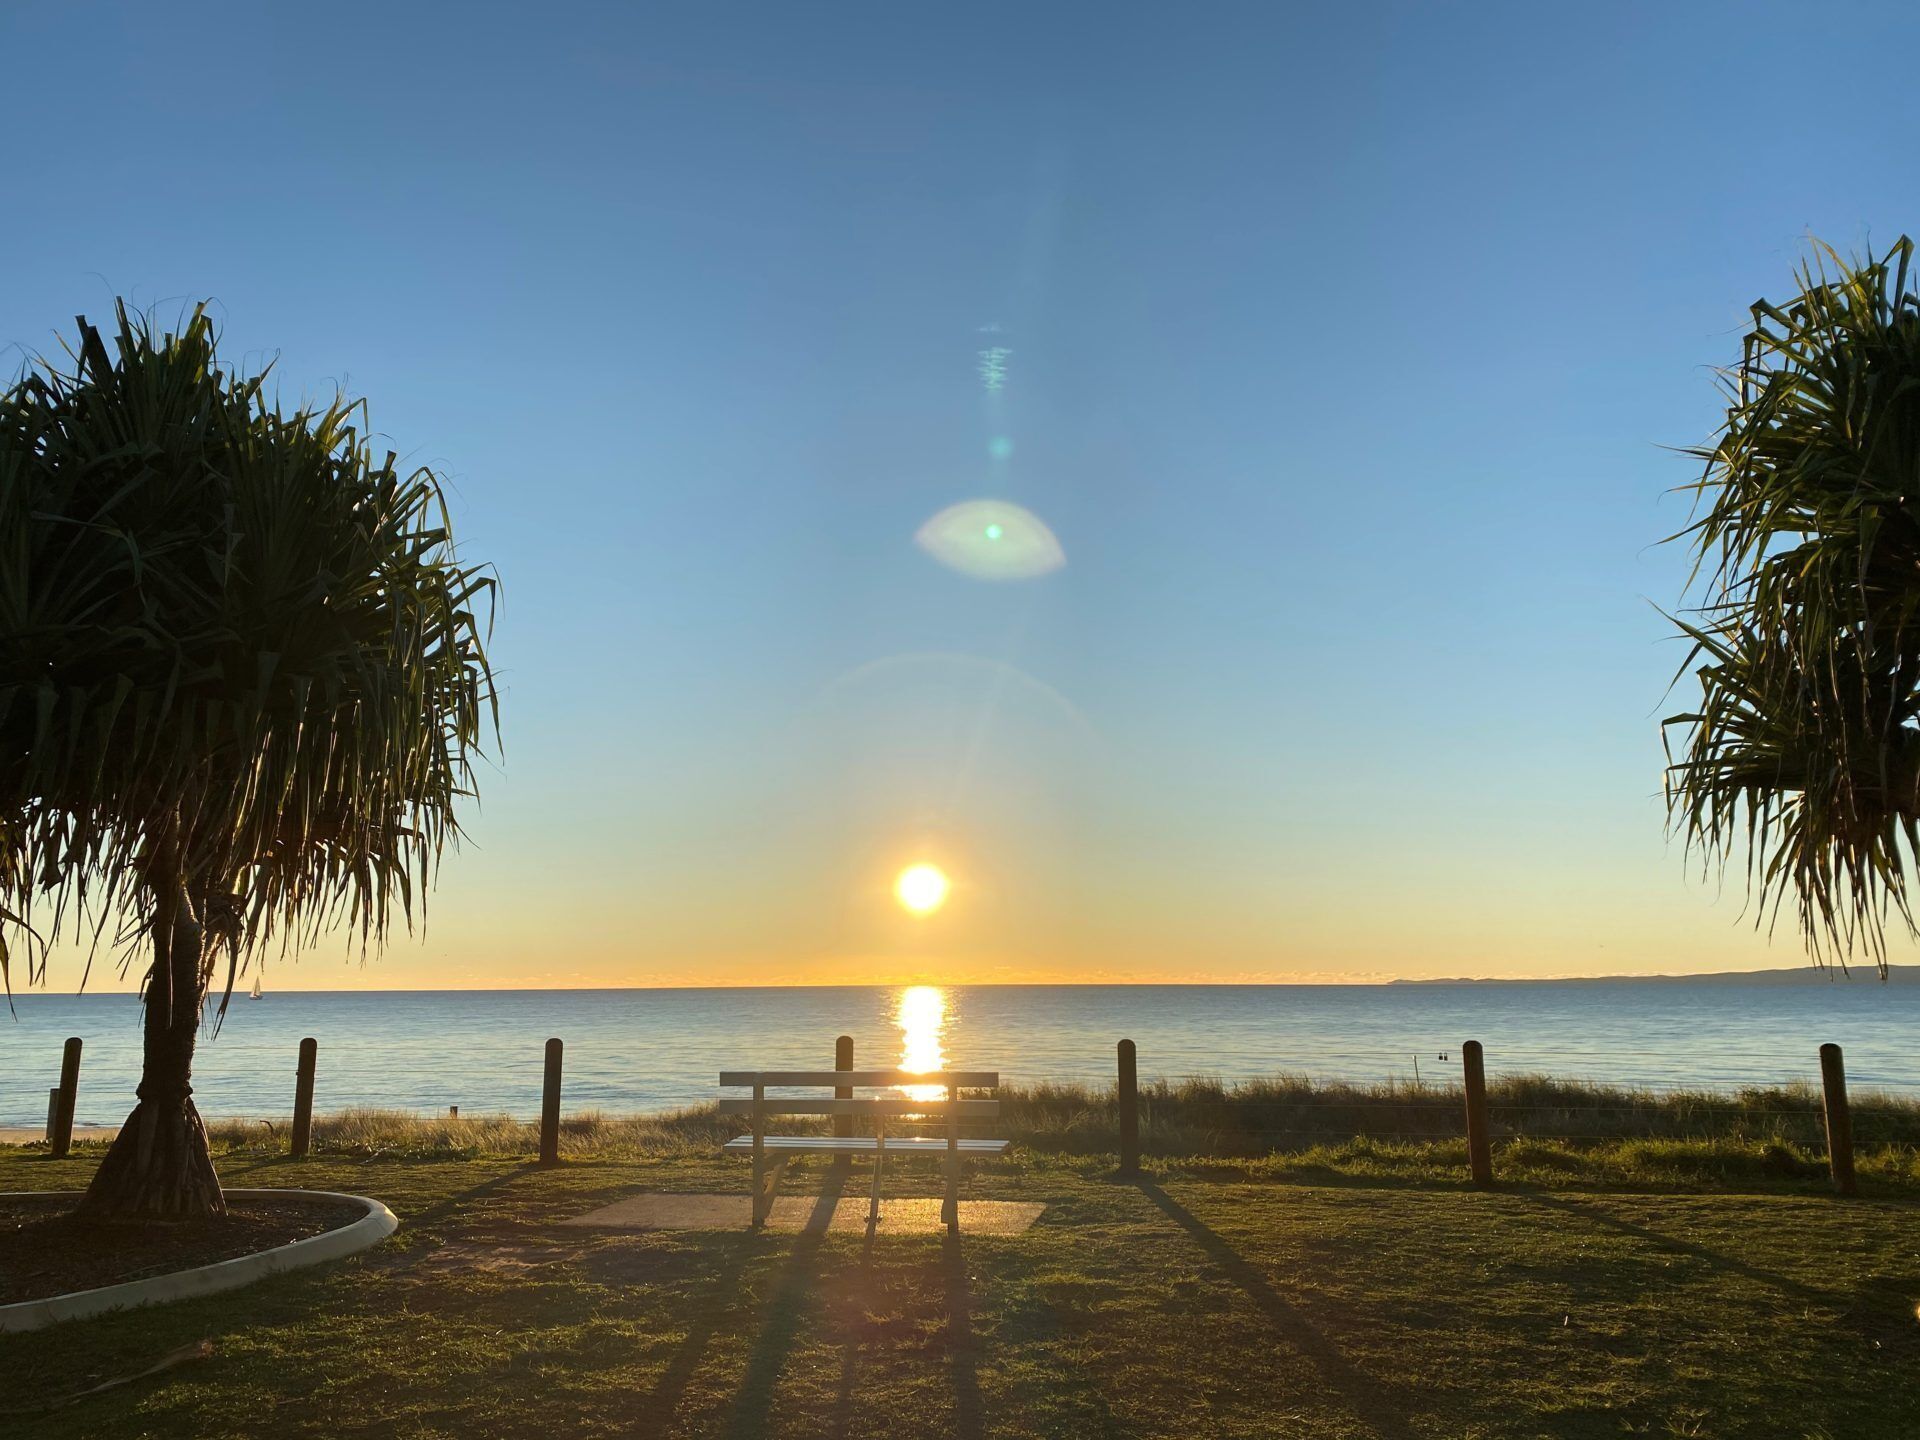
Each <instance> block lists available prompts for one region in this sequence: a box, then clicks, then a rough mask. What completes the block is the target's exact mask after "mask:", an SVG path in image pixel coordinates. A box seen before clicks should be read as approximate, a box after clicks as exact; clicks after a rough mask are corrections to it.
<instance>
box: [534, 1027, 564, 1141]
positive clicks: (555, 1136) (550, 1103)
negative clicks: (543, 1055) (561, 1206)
mask: <svg viewBox="0 0 1920 1440" xmlns="http://www.w3.org/2000/svg"><path fill="white" fill-rule="evenodd" d="M563 1048H564V1047H563V1046H562V1045H561V1044H560V1038H559V1037H558V1036H555V1037H554V1038H553V1039H551V1040H549V1041H547V1081H546V1086H545V1088H544V1089H543V1090H542V1091H541V1093H540V1163H541V1164H542V1165H558V1164H559V1163H560V1054H561V1051H562V1049H563Z"/></svg>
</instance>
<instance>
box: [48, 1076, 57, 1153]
mask: <svg viewBox="0 0 1920 1440" xmlns="http://www.w3.org/2000/svg"><path fill="white" fill-rule="evenodd" d="M59 1128H60V1087H59V1086H58V1085H56V1086H54V1087H53V1088H52V1089H51V1090H49V1091H47V1137H46V1138H47V1144H48V1145H52V1144H53V1132H54V1131H55V1130H57V1129H59Z"/></svg>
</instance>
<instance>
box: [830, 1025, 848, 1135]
mask: <svg viewBox="0 0 1920 1440" xmlns="http://www.w3.org/2000/svg"><path fill="white" fill-rule="evenodd" d="M833 1068H834V1069H836V1070H851V1069H852V1068H853V1037H852V1036H851V1035H842V1036H841V1037H840V1038H839V1039H838V1040H836V1041H834V1042H833ZM833 1098H834V1099H836V1100H851V1099H853V1087H852V1086H851V1085H836V1086H834V1087H833ZM833 1133H834V1134H835V1135H836V1136H838V1137H839V1138H840V1139H842V1140H846V1139H849V1138H850V1137H851V1136H852V1135H853V1116H851V1115H836V1116H834V1117H833Z"/></svg>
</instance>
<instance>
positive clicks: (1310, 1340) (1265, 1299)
mask: <svg viewBox="0 0 1920 1440" xmlns="http://www.w3.org/2000/svg"><path fill="white" fill-rule="evenodd" d="M1137 1183H1138V1185H1139V1186H1140V1191H1141V1193H1142V1194H1144V1195H1145V1196H1146V1197H1147V1198H1148V1199H1149V1200H1151V1201H1152V1202H1153V1203H1154V1204H1155V1205H1157V1206H1159V1207H1160V1210H1161V1211H1162V1213H1164V1214H1165V1215H1166V1216H1167V1218H1168V1219H1170V1220H1172V1221H1173V1223H1174V1224H1176V1225H1178V1226H1179V1227H1180V1228H1181V1229H1182V1230H1184V1231H1186V1232H1187V1234H1188V1235H1190V1236H1192V1237H1193V1241H1194V1243H1195V1244H1196V1245H1198V1246H1199V1247H1200V1248H1201V1249H1202V1250H1204V1251H1206V1252H1207V1255H1208V1257H1209V1258H1210V1259H1212V1261H1213V1262H1214V1264H1216V1265H1218V1266H1219V1267H1220V1268H1221V1269H1222V1270H1224V1271H1226V1273H1227V1278H1228V1279H1230V1280H1232V1281H1233V1283H1234V1284H1236V1285H1238V1286H1239V1287H1240V1288H1241V1290H1242V1291H1244V1292H1245V1293H1246V1296H1247V1298H1248V1299H1249V1300H1251V1301H1253V1303H1254V1304H1255V1305H1256V1306H1258V1307H1259V1308H1260V1310H1261V1312H1262V1313H1264V1314H1265V1315H1266V1317H1267V1319H1268V1320H1269V1321H1271V1322H1272V1323H1273V1327H1274V1329H1276V1330H1277V1331H1279V1332H1280V1335H1281V1338H1282V1339H1284V1340H1285V1341H1286V1342H1287V1343H1288V1344H1289V1345H1291V1346H1292V1347H1293V1348H1294V1349H1295V1350H1298V1351H1299V1352H1300V1353H1301V1354H1302V1355H1304V1356H1306V1357H1307V1359H1308V1360H1310V1361H1312V1362H1313V1365H1314V1367H1315V1368H1316V1369H1318V1370H1319V1372H1320V1375H1321V1378H1323V1379H1324V1380H1325V1381H1326V1382H1327V1383H1328V1384H1329V1385H1331V1386H1332V1387H1333V1388H1334V1389H1335V1390H1336V1391H1337V1392H1339V1395H1340V1398H1341V1399H1342V1400H1343V1401H1345V1402H1346V1404H1347V1406H1348V1408H1349V1409H1351V1410H1352V1411H1353V1413H1354V1414H1355V1415H1356V1416H1357V1417H1358V1418H1359V1419H1361V1420H1362V1421H1364V1422H1365V1423H1366V1424H1367V1425H1368V1426H1370V1427H1371V1428H1372V1430H1373V1432H1374V1434H1376V1435H1378V1436H1380V1437H1382V1440H1414V1432H1413V1429H1412V1427H1411V1426H1410V1424H1409V1423H1408V1421H1407V1417H1406V1416H1405V1415H1404V1414H1402V1413H1401V1412H1400V1411H1399V1410H1397V1409H1395V1408H1394V1406H1393V1405H1392V1403H1391V1402H1390V1401H1388V1400H1387V1399H1386V1398H1385V1397H1384V1395H1383V1394H1382V1390H1383V1383H1382V1382H1381V1381H1379V1380H1376V1379H1375V1378H1374V1377H1373V1376H1371V1375H1368V1374H1367V1373H1366V1372H1365V1371H1363V1370H1361V1369H1359V1368H1358V1367H1357V1366H1355V1365H1354V1364H1353V1363H1352V1362H1351V1361H1349V1360H1348V1359H1347V1358H1346V1356H1344V1355H1342V1354H1341V1353H1340V1351H1339V1349H1338V1348H1337V1347H1336V1346H1335V1345H1334V1344H1333V1342H1332V1341H1330V1340H1328V1339H1327V1337H1326V1336H1324V1335H1322V1334H1321V1333H1320V1332H1319V1331H1318V1330H1316V1329H1315V1328H1314V1326H1313V1324H1312V1322H1311V1321H1309V1320H1308V1319H1307V1318H1306V1316H1304V1315H1302V1314H1301V1313H1300V1311H1299V1310H1298V1309H1296V1308H1295V1307H1294V1306H1293V1305H1292V1304H1291V1303H1289V1302H1288V1301H1287V1300H1286V1299H1285V1298H1283V1297H1282V1296H1281V1294H1280V1292H1279V1291H1277V1290H1275V1289H1274V1288H1273V1286H1272V1284H1271V1283H1269V1282H1268V1280H1267V1277H1266V1276H1264V1275H1262V1274H1261V1273H1260V1271H1259V1269H1258V1268H1257V1267H1256V1266H1255V1265H1253V1264H1252V1262H1250V1261H1249V1260H1247V1259H1246V1258H1245V1257H1244V1256H1242V1255H1241V1254H1240V1252H1239V1251H1237V1250H1235V1249H1234V1248H1233V1247H1232V1246H1231V1245H1229V1244H1228V1243H1227V1242H1226V1241H1225V1240H1223V1239H1221V1237H1220V1236H1219V1235H1218V1234H1217V1233H1216V1232H1215V1231H1213V1230H1211V1229H1209V1228H1208V1226H1207V1225H1206V1223H1205V1222H1204V1221H1202V1220H1200V1219H1199V1218H1198V1217H1197V1216H1195V1215H1194V1213H1193V1212H1192V1211H1190V1210H1188V1209H1187V1208H1186V1206H1184V1205H1182V1204H1181V1203H1180V1202H1179V1201H1178V1200H1175V1199H1174V1198H1173V1197H1172V1196H1171V1195H1169V1194H1167V1192H1166V1191H1164V1190H1162V1189H1161V1188H1160V1187H1159V1186H1158V1185H1156V1184H1154V1182H1153V1181H1151V1180H1144V1179H1143V1180H1140V1181H1138V1182H1137Z"/></svg>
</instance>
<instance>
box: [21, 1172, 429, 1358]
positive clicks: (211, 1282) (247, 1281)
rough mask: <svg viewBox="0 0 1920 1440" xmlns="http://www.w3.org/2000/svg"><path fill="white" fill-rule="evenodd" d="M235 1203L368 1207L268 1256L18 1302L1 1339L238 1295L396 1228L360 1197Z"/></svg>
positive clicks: (260, 1194) (235, 1193)
mask: <svg viewBox="0 0 1920 1440" xmlns="http://www.w3.org/2000/svg"><path fill="white" fill-rule="evenodd" d="M79 1193H80V1192H79V1191H77V1190H67V1191H60V1190H16V1191H12V1192H9V1193H0V1198H5V1199H17V1198H19V1197H21V1196H23V1195H61V1194H67V1195H77V1194H79ZM226 1193H227V1196H228V1198H230V1199H234V1200H259V1199H279V1198H284V1197H288V1196H299V1197H300V1198H302V1199H306V1200H349V1201H352V1202H353V1203H354V1204H356V1205H364V1206H366V1207H367V1213H366V1214H364V1215H362V1216H361V1217H360V1218H359V1219H358V1220H355V1221H354V1222H353V1223H352V1224H351V1225H342V1226H341V1227H340V1228H339V1229H337V1230H328V1231H325V1232H323V1233H321V1234H319V1235H309V1236H307V1238H306V1239H304V1240H295V1241H292V1242H291V1243H289V1244H286V1245H276V1246H274V1247H273V1249H271V1250H260V1251H256V1252H255V1253H254V1254H252V1255H236V1256H235V1257H234V1258H233V1259H231V1260H217V1261H215V1262H214V1263H213V1264H211V1265H198V1266H195V1267H194V1268H193V1269H191V1270H176V1271H174V1272H173V1273H172V1274H171V1275H155V1276H152V1277H151V1278H149V1279H146V1280H129V1281H127V1282H126V1283H125V1284H124V1285H102V1286H101V1287H100V1288H99V1289H97V1290H75V1291H72V1292H70V1293H69V1294H66V1295H49V1296H47V1297H46V1298H45V1299H41V1300H22V1301H20V1302H19V1303H18V1304H14V1305H0V1333H5V1332H7V1331H10V1330H38V1329H40V1328H41V1327H42V1326H45V1325H52V1324H55V1323H57V1322H59V1321H61V1320H84V1319H86V1318H87V1317H88V1316H90V1315H104V1314H106V1313H107V1312H108V1311H109V1310H131V1309H133V1308H134V1307H135V1306H138V1305H159V1304H163V1303H165V1302H166V1301H168V1300H185V1299H188V1298H190V1297H192V1296H195V1295H215V1294H218V1293H219V1292H220V1291H222V1290H237V1289H239V1288H240V1287H241V1286H242V1285H251V1284H252V1283H253V1282H254V1281H256V1280H264V1279H265V1278H266V1277H267V1276H269V1275H277V1274H279V1273H280V1272H281V1271H283V1270H298V1269H300V1268H301V1267H303V1266H306V1265H319V1264H323V1263H324V1262H326V1261H328V1260H338V1259H340V1258H341V1257H342V1256H344V1255H352V1254H354V1253H355V1252H356V1251H360V1250H365V1249H367V1248H369V1247H370V1246H374V1245H378V1244H379V1243H380V1242H381V1241H382V1240H384V1239H386V1238H387V1236H389V1235H391V1234H393V1232H394V1231H395V1230H398V1229H399V1228H400V1221H399V1219H398V1218H397V1217H395V1215H394V1213H393V1212H392V1211H391V1210H389V1209H388V1208H387V1207H386V1206H384V1205H382V1204H381V1203H380V1202H379V1201H378V1200H369V1199H368V1198H367V1197H366V1196H364V1195H342V1194H340V1193H338V1192H337V1191H333V1190H229V1191H227V1192H226Z"/></svg>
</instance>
